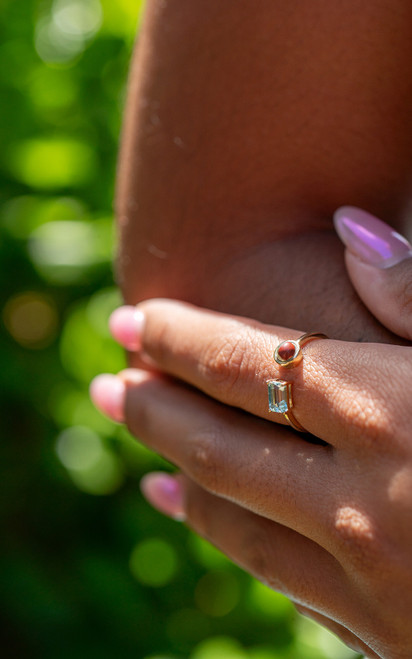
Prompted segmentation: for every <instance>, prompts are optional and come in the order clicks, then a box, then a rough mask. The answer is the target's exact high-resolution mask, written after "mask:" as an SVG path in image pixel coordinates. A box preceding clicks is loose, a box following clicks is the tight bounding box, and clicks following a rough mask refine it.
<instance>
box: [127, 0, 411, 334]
mask: <svg viewBox="0 0 412 659" xmlns="http://www.w3.org/2000/svg"><path fill="white" fill-rule="evenodd" d="M292 5H293V6H292ZM411 19H412V6H411V5H410V3H409V2H408V1H407V0H395V1H394V0H382V1H381V2H361V1H360V0H357V1H355V0H348V1H347V2H345V3H330V2H328V1H326V0H315V2H314V1H313V0H300V1H299V2H297V3H284V2H281V1H280V0H279V1H278V0H272V1H271V2H257V3H250V2H247V1H246V0H236V1H234V0H227V1H226V2H224V3H222V2H220V0H207V1H206V0H197V1H196V2H193V1H192V0H169V1H168V2H162V1H161V0H149V2H148V7H147V14H146V19H145V22H144V26H143V30H142V34H141V37H140V39H139V44H138V48H137V50H136V56H135V60H134V63H133V67H132V71H131V77H130V89H129V99H128V107H127V113H126V120H125V127H124V134H123V146H122V152H121V158H120V168H119V180H118V196H117V212H118V222H119V228H120V255H119V262H118V273H119V279H120V281H121V285H122V288H123V291H124V295H125V299H126V301H127V302H129V303H136V302H138V301H139V300H141V299H144V298H147V297H153V296H167V297H176V298H180V299H184V300H187V301H190V302H194V303H196V304H202V305H206V306H209V307H211V308H214V309H220V310H225V311H228V312H232V313H238V314H247V315H249V316H253V317H256V318H258V319H260V320H264V321H266V322H274V321H276V322H279V323H283V324H285V325H289V326H293V327H301V328H303V329H314V328H318V327H319V323H320V319H321V325H322V329H323V330H324V331H325V332H327V333H328V334H329V335H331V336H335V337H339V338H341V337H342V338H349V339H353V340H359V339H366V340H367V339H377V340H390V335H389V334H387V333H385V331H384V330H383V329H382V328H381V326H380V325H379V324H378V323H376V322H375V321H374V320H373V319H372V317H371V316H370V315H369V314H368V312H367V311H366V310H365V309H364V308H363V306H362V305H361V304H360V303H359V301H358V298H357V297H356V296H355V295H354V293H353V290H352V288H351V286H350V284H349V282H348V281H347V277H346V275H345V271H344V264H343V258H342V250H341V247H340V246H339V245H338V242H337V239H336V238H335V236H334V234H333V231H332V223H331V216H332V211H333V210H334V208H335V207H336V206H339V205H341V204H342V202H345V203H350V204H355V205H360V206H363V207H365V208H368V210H370V211H372V212H375V213H377V214H378V215H380V216H381V217H383V218H384V219H389V218H390V219H391V221H392V222H393V223H394V224H395V225H397V226H398V227H400V226H401V225H402V218H403V213H404V210H405V208H406V203H407V199H408V192H409V179H410V175H411V159H410V153H411V152H412V126H411V122H410V116H411V110H412V85H411V80H410V75H409V73H408V71H409V68H410V62H411V59H412V57H411V56H412V41H411V39H410V29H409V26H410V25H411ZM336 300H339V304H337V303H336Z"/></svg>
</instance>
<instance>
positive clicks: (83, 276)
mask: <svg viewBox="0 0 412 659" xmlns="http://www.w3.org/2000/svg"><path fill="white" fill-rule="evenodd" d="M141 12H142V2H140V1H139V0H116V2H113V0H18V1H17V0H2V2H1V13H0V34H1V38H0V44H1V45H0V108H1V114H2V117H1V122H0V131H1V140H2V149H1V150H0V175H1V177H2V185H1V187H0V232H1V240H0V252H1V257H2V263H3V268H2V272H3V277H2V279H1V281H0V286H1V291H2V296H3V303H2V325H1V344H0V352H1V355H0V356H1V366H2V367H1V370H0V386H1V393H2V402H3V410H2V420H3V421H4V424H3V427H4V428H5V432H4V436H3V438H2V442H1V443H0V451H1V456H0V457H1V460H0V464H1V466H2V475H1V487H2V488H3V496H2V497H1V498H0V510H1V519H2V522H3V541H4V542H3V543H2V549H1V552H2V563H1V571H2V574H1V582H2V592H3V597H2V600H1V611H2V617H3V621H2V622H3V624H2V629H3V630H5V631H3V648H7V652H8V654H7V656H12V657H25V658H26V657H30V658H36V657H39V658H40V657H41V659H55V658H56V657H59V659H66V658H67V659H74V658H76V659H77V658H78V657H80V658H82V657H88V659H93V658H94V657H96V658H97V657H98V658H99V659H105V658H110V659H112V658H113V657H122V658H126V657H133V658H136V659H140V658H142V659H143V658H145V659H182V658H184V657H190V658H191V659H245V658H249V659H350V657H353V656H354V655H353V653H351V652H350V651H348V650H347V649H345V648H343V646H342V645H341V644H340V643H338V641H336V639H335V638H334V637H333V636H331V635H330V634H328V633H327V632H325V631H323V630H321V629H320V628H319V627H317V626H316V625H314V623H310V622H308V621H302V620H301V619H300V618H299V617H298V616H297V615H296V614H295V612H294V609H293V607H292V605H291V604H290V603H289V602H288V600H287V599H286V598H284V597H283V596H281V595H278V594H276V593H273V592H271V591H270V590H269V589H267V588H266V587H265V586H263V585H261V584H258V583H256V582H254V581H253V580H252V579H251V578H250V577H249V576H248V575H246V574H245V573H244V572H242V571H241V570H240V569H238V568H236V567H235V566H234V565H232V564H231V563H230V561H229V560H228V559H227V558H226V557H225V556H223V554H221V553H220V552H219V551H218V550H217V549H214V548H213V547H211V546H210V545H209V544H208V543H206V542H205V541H204V540H201V539H200V538H197V537H195V536H194V535H193V534H191V533H190V532H189V531H188V530H187V529H186V528H185V527H184V526H182V525H179V524H176V523H175V522H173V521H171V520H168V519H165V518H163V517H162V516H161V515H159V514H158V513H157V512H156V511H154V510H152V509H151V508H150V507H149V506H148V505H147V504H146V502H145V501H144V500H143V498H142V497H141V495H140V493H139V479H140V478H141V476H142V475H143V474H144V473H145V472H146V471H148V470H150V469H165V468H166V469H170V465H167V464H166V463H165V462H164V461H163V460H162V459H161V458H160V457H158V456H156V455H154V454H153V453H151V451H149V450H148V449H147V448H145V447H144V446H142V445H141V444H139V443H138V442H137V441H136V440H135V439H134V438H132V437H131V436H130V435H129V434H128V432H127V431H126V429H125V428H123V427H121V426H119V425H117V424H114V423H112V422H111V421H109V420H107V419H106V418H104V417H103V416H102V415H101V414H100V413H98V412H97V411H96V410H95V409H94V407H93V405H92V404H91V402H90V399H89V396H88V384H89V382H90V379H91V378H92V377H93V376H94V375H96V374H98V373H100V372H103V371H108V372H116V371H118V370H120V369H121V368H123V367H124V366H125V358H124V355H123V352H122V350H121V349H120V348H119V346H117V345H116V344H115V343H114V342H113V341H112V340H111V338H110V335H109V332H108V328H107V320H108V317H109V315H110V313H111V311H112V310H113V309H115V308H116V307H117V306H118V305H119V304H120V302H121V298H120V294H119V292H118V290H117V289H116V287H115V284H114V280H113V272H112V265H111V264H112V260H113V256H114V253H115V245H114V230H113V211H112V208H113V196H114V180H115V168H116V157H117V151H118V141H119V133H120V127H121V117H122V109H123V105H124V98H125V87H126V79H127V72H128V65H129V61H130V56H131V50H132V46H133V41H134V38H135V33H136V27H137V26H138V25H139V21H140V17H141Z"/></svg>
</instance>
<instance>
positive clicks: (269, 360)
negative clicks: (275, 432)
mask: <svg viewBox="0 0 412 659" xmlns="http://www.w3.org/2000/svg"><path fill="white" fill-rule="evenodd" d="M132 313H134V314H136V313H137V314H138V316H139V323H140V327H141V329H140V338H139V340H140V344H141V345H142V346H143V349H144V351H145V353H146V354H148V355H149V356H150V358H151V359H152V360H153V362H154V363H155V364H156V365H157V367H158V368H159V369H161V370H163V371H165V372H167V373H169V374H171V375H174V376H176V377H178V378H180V379H182V380H184V381H186V382H188V383H190V384H192V385H194V386H196V387H197V388H198V389H200V390H201V391H203V392H205V393H207V394H208V395H209V396H212V397H213V398H215V399H216V400H219V401H220V402H223V403H226V404H229V405H232V406H236V407H239V408H241V409H243V410H245V411H247V412H251V413H252V414H254V415H257V416H260V417H262V418H264V419H268V420H271V421H277V422H280V423H286V421H285V419H284V417H283V415H282V414H274V413H271V412H269V410H268V403H267V380H269V379H274V378H281V379H285V380H287V381H288V382H291V383H292V385H293V400H294V408H293V413H294V416H295V417H296V419H297V421H298V422H299V423H300V424H301V425H302V426H303V427H304V428H305V429H307V430H308V431H309V432H311V433H313V434H314V435H316V436H318V437H320V438H321V439H323V440H325V441H327V442H329V443H331V444H332V445H334V446H347V445H348V444H350V443H352V444H355V445H358V444H359V442H360V441H362V442H365V441H366V439H368V438H370V437H373V439H374V440H375V439H382V440H383V441H384V442H386V441H387V440H388V438H389V437H391V435H392V434H393V433H392V428H393V426H394V424H395V423H396V424H397V425H398V426H399V419H398V409H399V407H401V406H402V405H403V404H404V407H405V409H409V403H408V401H407V400H406V398H407V397H406V389H405V382H408V379H409V380H410V374H408V373H406V372H405V364H406V363H407V361H408V360H409V361H410V359H411V358H410V354H409V352H408V351H407V352H405V350H407V349H406V348H402V347H396V346H395V347H393V346H390V347H388V346H384V345H378V346H376V345H371V344H367V345H366V344H365V345H360V344H353V343H348V342H340V341H331V340H316V341H312V342H311V343H309V344H307V345H306V346H305V347H304V348H303V355H304V357H303V362H302V363H301V364H300V365H298V366H297V367H295V368H290V369H286V368H284V367H281V366H278V365H277V364H276V363H275V361H274V359H273V351H274V349H275V347H276V346H277V345H278V344H279V342H280V341H284V340H286V339H296V338H298V336H299V335H300V333H299V332H296V331H292V330H285V329H284V328H280V327H274V326H269V325H263V324H260V323H257V322H253V321H250V320H245V319H242V318H237V317H233V316H227V315H224V314H220V313H214V312H210V311H205V310H201V309H198V308H195V307H193V306H190V305H187V304H182V303H178V302H173V301H166V300H151V301H148V302H145V303H142V304H140V305H139V307H138V308H137V312H136V311H134V310H132ZM143 321H144V324H143ZM115 334H116V332H115ZM118 338H119V336H118ZM389 374H390V378H391V381H390V384H391V388H392V389H393V390H394V391H397V390H398V389H399V393H397V399H396V400H395V397H392V398H391V397H388V395H387V389H386V388H385V387H382V386H381V382H382V381H384V382H387V381H388V376H389ZM405 378H406V379H405ZM411 384H412V383H411ZM403 399H405V400H403ZM401 423H404V426H405V431H406V429H408V428H409V423H410V419H401ZM408 432H409V430H408Z"/></svg>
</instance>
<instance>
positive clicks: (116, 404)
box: [90, 373, 126, 423]
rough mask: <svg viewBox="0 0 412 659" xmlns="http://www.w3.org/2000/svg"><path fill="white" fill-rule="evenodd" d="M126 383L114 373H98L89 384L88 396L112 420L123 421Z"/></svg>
mask: <svg viewBox="0 0 412 659" xmlns="http://www.w3.org/2000/svg"><path fill="white" fill-rule="evenodd" d="M125 397H126V385H125V384H124V382H123V381H122V380H121V379H120V378H118V377H117V376H116V375H109V374H106V373H104V374H103V375H98V376H97V377H96V378H94V380H93V381H92V382H91V384H90V398H91V399H92V401H93V403H94V404H95V405H96V407H97V409H99V410H100V411H101V412H103V414H106V415H107V416H108V417H110V418H111V419H113V421H118V422H120V423H121V422H123V421H124V401H125Z"/></svg>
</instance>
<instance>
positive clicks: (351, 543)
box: [334, 506, 388, 584]
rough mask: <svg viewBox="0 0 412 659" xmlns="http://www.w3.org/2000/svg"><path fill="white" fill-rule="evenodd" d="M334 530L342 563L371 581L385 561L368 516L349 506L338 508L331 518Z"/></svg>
mask: <svg viewBox="0 0 412 659" xmlns="http://www.w3.org/2000/svg"><path fill="white" fill-rule="evenodd" d="M334 533H335V538H336V539H337V544H338V547H339V550H338V551H339V553H342V557H343V560H342V564H344V565H346V567H347V568H348V569H349V571H350V572H352V573H354V574H355V575H356V577H357V578H361V579H363V580H366V582H368V583H370V584H373V583H375V582H376V575H377V574H379V575H382V574H383V573H384V571H385V565H386V562H387V553H388V552H387V550H386V547H385V543H384V541H383V537H382V536H381V534H380V533H378V530H377V528H376V525H375V524H374V522H373V521H372V519H371V517H370V516H368V515H367V514H366V513H364V512H362V511H361V510H359V508H355V507H352V506H344V507H342V508H340V509H339V510H338V511H337V513H336V516H335V520H334Z"/></svg>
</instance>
